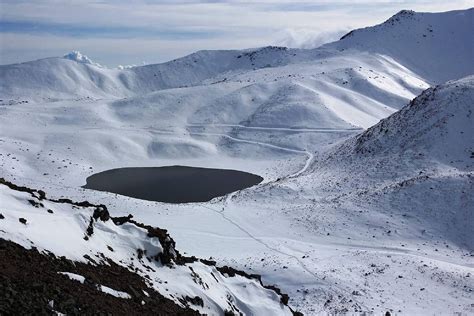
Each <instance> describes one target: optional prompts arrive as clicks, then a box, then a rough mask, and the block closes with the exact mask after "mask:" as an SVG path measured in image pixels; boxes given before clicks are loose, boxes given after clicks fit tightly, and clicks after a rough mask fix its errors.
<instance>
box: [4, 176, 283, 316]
mask: <svg viewBox="0 0 474 316" xmlns="http://www.w3.org/2000/svg"><path fill="white" fill-rule="evenodd" d="M0 201H1V214H0V238H2V239H6V240H10V241H13V242H15V243H17V244H20V245H22V246H23V247H26V248H27V249H30V248H32V247H36V248H37V249H38V250H39V251H41V252H44V253H45V254H47V253H53V254H54V255H55V256H57V257H61V256H65V257H66V258H67V259H70V260H73V261H76V262H85V263H90V264H93V265H97V264H100V265H110V262H109V261H108V260H111V261H112V262H113V263H115V264H118V265H120V266H122V267H125V268H127V269H128V270H130V271H132V272H135V273H137V274H138V275H140V276H141V277H143V278H145V279H146V280H147V283H148V284H149V285H150V286H151V288H152V289H154V290H156V291H158V292H159V293H160V294H161V295H163V296H164V297H166V298H167V299H169V300H172V301H174V302H175V303H176V304H177V305H179V306H181V307H182V308H183V309H184V308H187V307H190V308H192V309H195V310H198V311H199V312H201V313H205V314H212V315H222V314H224V312H227V313H229V314H234V313H237V314H239V313H245V314H246V315H291V314H292V312H291V310H290V309H289V308H288V306H286V303H287V301H288V297H287V296H285V295H282V294H281V293H280V291H279V290H278V289H277V288H274V287H273V288H272V287H265V286H264V285H263V284H262V283H261V280H260V277H259V276H255V275H253V276H251V275H248V274H246V273H244V272H240V271H237V270H235V269H232V268H230V267H216V266H215V262H213V261H210V260H199V259H197V258H195V257H185V256H183V255H181V254H180V253H179V252H178V251H177V250H176V249H175V243H174V241H173V239H171V237H170V236H169V235H168V234H167V232H166V230H163V229H160V228H156V227H151V226H146V225H143V224H140V223H137V222H135V221H134V220H132V219H131V216H129V217H115V218H114V217H110V214H109V212H108V211H107V208H106V207H105V206H104V205H94V204H91V203H88V202H80V203H78V202H72V201H71V200H68V199H58V200H51V199H48V198H47V197H46V196H45V193H44V192H42V191H36V190H31V189H28V188H25V187H18V186H16V185H14V184H12V183H10V182H8V181H5V180H4V179H2V178H0ZM59 241H61V242H59ZM57 272H58V273H68V272H67V271H57ZM73 277H75V279H76V280H79V281H81V280H82V282H84V278H83V277H82V276H77V275H75V274H73ZM102 288H103V286H102ZM102 291H104V288H103V289H102ZM105 291H106V292H107V293H109V294H111V295H114V296H117V295H118V297H120V298H123V299H130V298H131V295H130V294H132V295H133V294H135V293H127V292H121V291H117V290H114V289H109V288H105ZM45 304H47V302H45ZM143 304H144V303H143Z"/></svg>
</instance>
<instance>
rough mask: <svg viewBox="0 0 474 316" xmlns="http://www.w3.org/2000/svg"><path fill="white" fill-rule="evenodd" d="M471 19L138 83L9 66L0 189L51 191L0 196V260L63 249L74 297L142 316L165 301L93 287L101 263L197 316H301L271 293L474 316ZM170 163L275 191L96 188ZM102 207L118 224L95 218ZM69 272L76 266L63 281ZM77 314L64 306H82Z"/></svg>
mask: <svg viewBox="0 0 474 316" xmlns="http://www.w3.org/2000/svg"><path fill="white" fill-rule="evenodd" d="M473 12H474V11H473V9H470V10H464V11H452V12H444V13H429V14H428V13H414V12H409V11H402V12H400V13H398V14H396V15H395V16H394V17H392V18H391V19H389V20H388V21H386V22H385V23H383V24H381V25H378V26H374V27H369V28H365V29H361V30H355V31H353V32H351V33H350V34H348V35H347V36H345V37H344V38H343V39H341V40H340V41H337V42H335V43H331V44H328V45H325V46H323V47H320V48H317V49H311V50H302V49H286V48H281V47H265V48H258V49H249V50H229V51H200V52H197V53H195V54H191V55H189V56H186V57H183V58H179V59H177V60H174V61H170V62H167V63H163V64H157V65H146V66H140V67H133V68H127V69H107V68H104V67H101V66H100V65H96V64H95V63H94V62H93V61H92V60H91V59H90V58H88V57H87V56H84V55H82V54H80V53H78V52H73V53H71V54H68V55H66V56H65V57H62V58H47V59H42V60H37V61H31V62H26V63H21V64H15V65H4V66H0V99H1V100H0V177H3V178H5V179H7V180H8V181H11V182H12V183H15V184H17V185H22V186H26V187H29V188H39V189H41V190H44V191H45V192H47V193H48V198H46V197H45V196H43V195H42V194H41V193H39V191H34V190H30V189H26V188H25V189H19V188H18V187H16V186H14V185H5V184H6V183H7V182H6V181H4V183H2V184H0V213H2V216H1V217H3V218H2V219H0V237H1V238H2V239H4V241H3V244H1V245H0V247H3V246H2V245H5V246H4V248H5V249H8V251H9V253H12V255H14V257H15V258H21V257H23V256H25V257H28V258H30V259H31V260H32V261H34V262H38V263H39V262H44V258H43V257H41V256H39V254H40V253H44V252H46V251H49V252H51V253H53V254H54V255H55V256H56V259H54V260H53V259H51V260H49V259H48V260H49V261H48V262H49V263H48V264H46V263H44V264H45V265H48V267H49V268H48V273H47V274H46V275H48V277H49V276H51V280H54V281H55V282H59V283H58V286H65V283H64V282H66V281H71V280H69V279H68V278H72V279H73V280H72V281H71V282H76V283H74V284H72V285H74V286H75V287H74V288H77V287H81V290H82V291H86V292H84V293H88V294H87V295H89V294H91V295H96V294H97V293H99V294H97V295H99V296H100V295H103V294H100V293H101V291H97V290H96V289H105V291H107V293H109V294H110V293H113V294H112V296H111V295H107V296H105V295H103V296H100V297H99V296H97V298H98V299H100V300H101V301H102V300H103V299H107V300H109V301H108V302H109V303H110V300H115V299H117V300H116V301H114V302H112V303H113V304H119V305H117V306H125V305H127V304H125V303H124V300H129V299H130V298H128V297H129V296H131V297H132V300H133V301H134V302H135V303H136V305H127V306H128V308H131V307H130V306H137V308H144V309H145V310H146V309H147V308H148V306H151V305H149V304H151V303H150V300H146V299H145V297H144V296H146V294H143V295H142V294H141V293H140V295H137V293H135V292H134V291H132V290H130V288H127V287H123V286H122V285H121V284H120V282H119V281H118V280H117V279H116V278H110V279H107V280H105V279H101V278H98V279H96V280H95V281H94V282H93V285H94V286H93V287H87V286H88V284H89V283H90V282H89V283H88V281H87V280H88V279H90V277H89V274H91V275H97V274H98V272H97V270H95V269H96V268H97V269H103V267H102V266H101V265H97V266H94V267H92V266H91V265H87V264H86V263H87V261H89V259H87V258H85V257H84V255H87V256H88V257H89V258H91V259H92V260H94V261H97V262H98V261H100V262H102V261H104V260H105V261H108V260H111V261H109V263H111V266H110V269H112V270H107V271H109V272H110V273H112V272H113V273H115V274H117V273H119V274H120V273H123V274H124V275H126V278H127V281H133V280H135V281H136V286H135V288H142V289H144V290H145V291H146V292H147V293H148V294H150V295H151V296H152V297H153V298H155V297H159V298H166V300H164V302H167V304H168V303H169V304H170V305H169V306H168V307H169V308H178V309H180V310H181V311H183V308H186V306H187V307H189V308H188V309H187V312H190V313H191V314H192V313H193V312H194V311H199V312H203V313H206V312H207V313H209V314H211V315H214V314H222V313H223V311H225V310H229V309H230V310H232V309H234V311H236V309H239V310H240V311H241V312H242V313H243V314H246V315H250V314H278V313H282V314H288V313H291V310H290V308H289V307H288V306H287V305H286V304H282V301H281V300H282V299H283V303H286V298H287V297H286V296H284V295H283V296H281V295H279V294H278V290H276V289H273V288H266V287H265V286H264V285H267V284H276V285H277V286H278V287H279V288H281V289H282V292H283V293H288V295H289V301H288V305H289V306H291V307H292V308H293V309H294V310H298V311H302V312H304V313H305V314H308V315H313V314H346V313H364V312H365V313H369V314H370V313H374V314H383V313H385V312H387V311H389V312H391V313H395V314H397V313H398V314H409V315H413V314H426V313H427V314H436V313H442V314H447V313H460V314H471V313H473V312H474V310H473V307H472V305H471V302H472V291H473V289H474V283H473V278H472V275H473V273H474V270H473V266H472V253H473V250H474V249H473V247H474V245H473V243H472V238H470V232H471V231H472V223H473V218H472V216H473V213H472V209H473V208H474V201H473V198H472V197H473V196H474V194H472V192H473V190H474V189H473V158H472V157H474V155H473V151H474V148H473V147H472V146H473V145H472V144H473V135H474V131H473V126H474V122H473V116H472V112H473V110H474V109H473V105H474V103H473V101H472V100H473V99H474V92H473V91H474V77H472V75H473V74H474V59H473V58H472V56H474V55H473V54H472V43H473V42H472V41H471V40H470V37H472V36H470V35H471V34H472V21H473V18H472V15H473ZM423 35H426V36H423ZM461 77H465V78H461ZM448 79H454V80H453V81H450V82H447V83H445V82H444V81H446V80H448ZM438 83H440V84H441V85H438V86H436V87H435V86H434V85H435V84H438ZM413 99H414V100H413ZM365 129H366V130H365ZM364 130H365V131H364ZM170 165H186V166H196V167H211V168H223V169H238V170H242V171H247V172H251V173H254V174H258V175H260V176H262V177H263V178H264V181H263V182H262V183H261V184H259V185H257V186H255V187H252V188H249V189H246V190H242V191H239V192H235V193H231V194H229V195H227V196H226V197H222V198H217V199H214V200H212V201H210V202H206V203H193V204H173V205H170V204H164V203H158V202H150V201H142V200H138V199H133V198H128V197H125V196H121V195H114V194H110V193H107V192H99V191H93V190H87V189H84V188H82V187H81V186H82V185H84V184H85V181H86V178H87V177H88V176H90V175H91V174H94V173H96V172H100V171H104V170H108V169H114V168H121V167H150V166H154V167H156V166H170ZM64 199H71V200H76V201H90V203H85V204H80V205H79V204H77V203H76V204H75V203H73V202H72V201H69V200H64ZM29 200H31V202H30V201H29ZM101 204H104V205H106V206H107V212H108V213H107V214H108V216H109V217H110V219H101V218H100V217H99V218H94V210H95V209H97V208H100V209H105V208H103V207H99V205H101ZM48 210H51V211H52V213H51V212H49V211H48ZM129 214H132V215H133V220H131V219H130V218H128V217H127V216H128V215H129ZM20 218H22V219H24V220H22V221H20ZM104 218H105V217H104ZM139 223H146V224H148V225H150V226H144V225H142V224H139ZM89 226H90V227H91V230H93V233H91V234H88V228H89ZM45 227H47V228H48V229H44V228H45ZM53 227H54V228H57V230H55V229H52V228H53ZM151 227H164V228H166V229H167V230H168V231H169V232H170V235H171V236H173V239H174V240H176V243H177V245H178V248H179V249H180V250H181V251H182V252H181V253H183V255H178V254H177V253H176V256H174V257H173V261H174V264H171V265H166V264H165V265H163V261H162V260H161V259H160V260H156V258H151V256H154V255H156V254H163V253H164V252H167V251H168V250H169V252H170V253H172V252H173V251H175V248H174V245H173V246H172V247H168V246H170V244H169V243H168V244H166V243H167V242H166V241H165V242H164V243H163V240H162V239H163V238H161V239H160V238H159V236H158V238H156V237H157V236H149V233H150V229H151ZM153 231H155V232H163V231H162V230H159V229H156V230H153ZM160 234H161V233H160ZM160 236H161V237H163V236H162V235H160ZM84 237H87V238H85V239H84ZM58 240H64V241H67V242H68V244H65V243H61V242H57V241H58ZM169 240H170V241H171V239H169ZM6 241H8V242H6ZM107 246H110V248H112V249H113V251H112V250H110V249H109V247H107ZM23 247H24V248H23ZM32 247H36V249H37V250H38V251H40V252H38V251H36V250H35V248H32ZM137 249H142V250H147V254H145V253H144V252H143V253H142V252H141V251H137ZM167 249H168V250H167ZM0 250H1V249H0ZM140 253H142V257H141V258H139V257H140V255H139V254H140ZM187 253H189V254H193V255H196V256H198V257H200V258H209V257H212V260H209V261H208V260H200V259H199V260H195V259H192V260H191V259H189V257H187V256H188V255H187ZM101 254H102V255H101ZM185 254H186V255H185ZM97 255H98V257H97ZM60 256H65V258H64V260H65V261H63V260H62V259H61V257H60ZM147 256H148V257H150V260H148V259H147ZM179 258H181V259H183V260H185V261H186V262H184V263H183V262H181V263H182V264H181V263H178V261H180V260H181V259H179ZM30 259H29V260H30ZM2 260H3V259H0V264H3V263H4V262H5V261H2ZM55 260H56V261H55ZM68 260H75V262H76V267H75V268H71V269H65V270H64V269H63V270H57V271H55V270H54V269H53V268H51V267H62V268H63V267H71V266H74V265H71V264H68V263H67V261H68ZM188 260H189V261H190V262H188ZM211 261H215V262H216V264H215V265H214V264H213V263H212V262H211ZM18 262H20V263H21V262H22V261H21V260H18ZM112 262H113V264H112ZM7 263H8V262H7ZM222 266H231V267H235V269H237V270H240V271H245V272H246V273H245V274H244V273H240V272H236V271H235V270H232V269H231V268H225V269H223V270H222V269H221V268H218V267H222ZM135 268H137V269H139V270H136V271H135ZM190 268H192V270H191V269H190ZM0 270H1V269H0ZM35 271H36V270H31V273H32V275H34V273H36V272H35ZM127 271H128V272H127ZM131 271H135V272H137V273H132V272H131ZM11 272H12V273H13V272H14V271H11ZM57 272H64V273H67V274H61V277H63V276H64V278H63V279H58V278H57V276H56V275H57ZM234 272H235V273H234ZM0 273H1V271H0ZM110 273H109V274H110ZM113 273H112V274H111V275H113ZM129 273H131V274H129ZM254 273H255V274H258V275H261V281H262V282H260V281H259V279H258V278H254V277H249V276H250V275H251V274H254ZM234 274H235V275H234ZM12 275H13V274H12ZM53 275H54V277H52V276H53ZM66 276H67V277H68V278H66ZM136 277H139V279H136ZM143 278H144V279H143ZM11 280H12V278H11ZM77 280H79V281H81V280H84V281H85V282H84V283H81V282H78V281H77ZM144 280H148V281H144ZM176 280H178V281H179V282H175V281H176ZM63 281H64V282H63ZM135 281H134V282H135ZM181 281H182V282H181ZM9 282H10V281H9ZM12 282H13V281H12ZM25 282H26V281H25ZM166 282H167V283H166ZM10 283H11V282H10ZM10 283H9V284H10ZM203 284H204V285H203ZM206 284H207V286H208V287H209V288H206ZM89 285H90V284H89ZM211 285H212V286H211ZM0 289H3V288H2V284H0ZM45 289H47V290H48V291H49V288H46V287H45ZM30 290H31V289H30ZM32 291H36V290H35V289H32ZM91 291H92V292H91ZM152 291H156V293H155V292H152ZM37 292H38V291H36V292H35V293H37ZM53 292H54V291H53ZM96 292H97V293H96ZM48 293H49V292H48ZM81 293H83V292H81ZM93 293H95V294H93ZM53 294H54V293H53ZM35 295H36V294H35ZM54 295H56V294H54ZM114 295H116V296H119V297H121V298H118V297H115V296H114ZM70 297H72V298H74V295H72V294H71V296H70ZM186 297H188V298H186ZM196 297H199V298H200V299H196ZM77 299H78V300H80V299H83V297H82V296H81V297H79V296H78V297H77ZM141 300H143V301H145V305H141ZM201 300H202V305H201ZM63 301H68V299H66V300H64V298H62V299H60V298H57V299H55V301H54V303H51V305H52V306H53V307H54V306H56V307H57V308H58V309H57V310H58V311H62V310H65V311H67V310H68V309H65V307H64V305H63V303H64V302H63ZM0 302H2V301H1V298H0ZM261 302H263V303H261ZM120 304H121V305H120ZM73 305H74V304H73ZM139 306H142V307H139ZM53 307H50V308H53ZM68 308H69V307H68ZM150 308H151V307H150ZM145 310H144V311H145ZM0 313H1V310H0Z"/></svg>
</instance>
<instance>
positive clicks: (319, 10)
mask: <svg viewBox="0 0 474 316" xmlns="http://www.w3.org/2000/svg"><path fill="white" fill-rule="evenodd" d="M469 7H474V0H449V1H447V0H396V1H389V0H375V1H364V0H351V1H348V0H313V1H298V0H294V1H284V0H256V1H248V0H223V1H218V0H28V1H27V0H0V64H11V63H17V62H23V61H29V60H35V59H39V58H45V57H52V56H63V55H65V54H66V53H68V52H70V51H73V50H78V51H81V52H82V53H83V54H85V55H87V56H89V58H91V59H92V60H94V61H95V62H98V63H100V64H102V65H105V66H107V67H117V66H118V65H124V66H125V65H142V64H150V63H158V62H164V61H168V60H171V59H174V58H178V57H181V56H184V55H187V54H190V53H192V52H195V51H198V50H202V49H242V48H252V47H261V46H267V45H280V46H288V47H301V48H313V47H317V46H319V45H321V44H324V43H326V42H331V41H334V40H337V39H339V38H340V37H341V36H342V35H344V34H345V33H347V32H348V31H350V30H351V29H354V28H359V27H365V26H370V25H375V24H378V23H381V22H383V21H385V20H386V19H388V18H389V17H390V16H392V15H394V14H395V13H397V12H398V11H400V10H402V9H411V10H415V11H420V12H441V11H448V10H456V9H466V8H469Z"/></svg>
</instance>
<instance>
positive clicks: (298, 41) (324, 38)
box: [275, 28, 351, 48]
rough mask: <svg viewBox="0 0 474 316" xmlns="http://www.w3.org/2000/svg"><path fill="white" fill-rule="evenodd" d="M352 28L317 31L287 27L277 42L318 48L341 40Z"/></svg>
mask: <svg viewBox="0 0 474 316" xmlns="http://www.w3.org/2000/svg"><path fill="white" fill-rule="evenodd" d="M350 30H351V29H350V28H344V29H341V30H330V31H316V30H313V29H286V30H284V31H283V32H282V33H281V34H279V35H278V36H277V39H276V40H275V44H276V45H278V46H286V47H292V48H316V47H319V46H321V45H323V44H326V43H330V42H334V41H337V40H339V39H340V38H341V37H342V36H343V35H344V34H346V33H348V32H349V31H350Z"/></svg>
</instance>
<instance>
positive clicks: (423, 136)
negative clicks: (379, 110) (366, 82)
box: [301, 76, 474, 250]
mask: <svg viewBox="0 0 474 316" xmlns="http://www.w3.org/2000/svg"><path fill="white" fill-rule="evenodd" d="M473 100H474V76H470V77H466V78H463V79H460V80H457V81H451V82H448V83H446V84H444V85H440V86H437V87H434V88H430V89H428V90H426V91H425V92H423V93H422V94H421V95H420V96H419V97H417V98H416V99H414V100H413V101H412V102H411V103H410V104H409V105H407V106H406V107H404V108H403V109H402V110H400V111H398V112H396V113H395V114H393V115H391V116H390V117H388V118H387V119H384V120H382V121H381V122H380V123H378V124H377V125H375V126H373V127H371V128H369V129H368V130H367V131H365V132H364V133H362V134H361V135H359V136H357V137H354V138H352V139H350V140H348V141H346V142H344V143H343V144H341V145H339V146H336V147H335V148H334V149H332V150H331V151H329V152H327V153H325V154H324V155H323V157H320V160H319V161H317V162H316V163H315V164H314V166H313V167H311V168H310V170H311V171H308V172H311V174H308V175H307V176H306V177H308V180H307V181H308V183H307V184H306V185H309V186H312V187H318V188H319V189H320V190H324V191H330V190H331V189H330V188H334V189H336V192H334V193H331V194H329V193H328V196H330V195H332V194H334V196H333V197H334V198H335V199H345V200H347V199H349V198H354V199H360V198H361V197H363V198H365V197H366V195H370V196H378V195H379V196H380V197H379V198H378V203H381V204H384V203H387V204H386V205H383V207H380V208H379V211H380V212H385V211H388V212H391V213H398V212H399V213H400V214H406V216H408V217H409V218H411V220H410V225H416V226H417V227H418V229H419V230H420V231H422V230H423V228H424V231H426V232H429V233H426V232H425V233H423V234H432V236H433V237H434V236H440V235H441V236H445V238H447V239H449V240H451V242H453V243H456V244H459V245H460V246H462V247H466V248H467V249H469V250H473V249H474V243H473V239H472V238H471V231H472V224H473V220H474V217H473V216H474V213H473V212H472V210H473V207H474V200H473V198H472V189H473V187H472V185H473V171H474V158H473V157H474V138H473V135H474V115H473V112H474V102H473ZM310 178H315V179H317V180H316V181H314V179H313V180H309V179H310ZM333 181H335V182H336V183H337V184H336V183H334V182H333ZM301 185H303V184H301ZM321 187H324V189H323V188H321ZM318 191H319V190H318ZM346 195H347V196H346ZM420 226H421V227H423V228H421V227H420ZM402 231H403V230H402V229H400V234H402ZM404 233H408V232H407V231H405V232H404ZM412 233H413V232H410V233H408V234H412ZM415 235H416V236H417V238H421V237H422V236H420V235H419V232H418V233H415ZM425 237H426V236H425Z"/></svg>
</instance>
